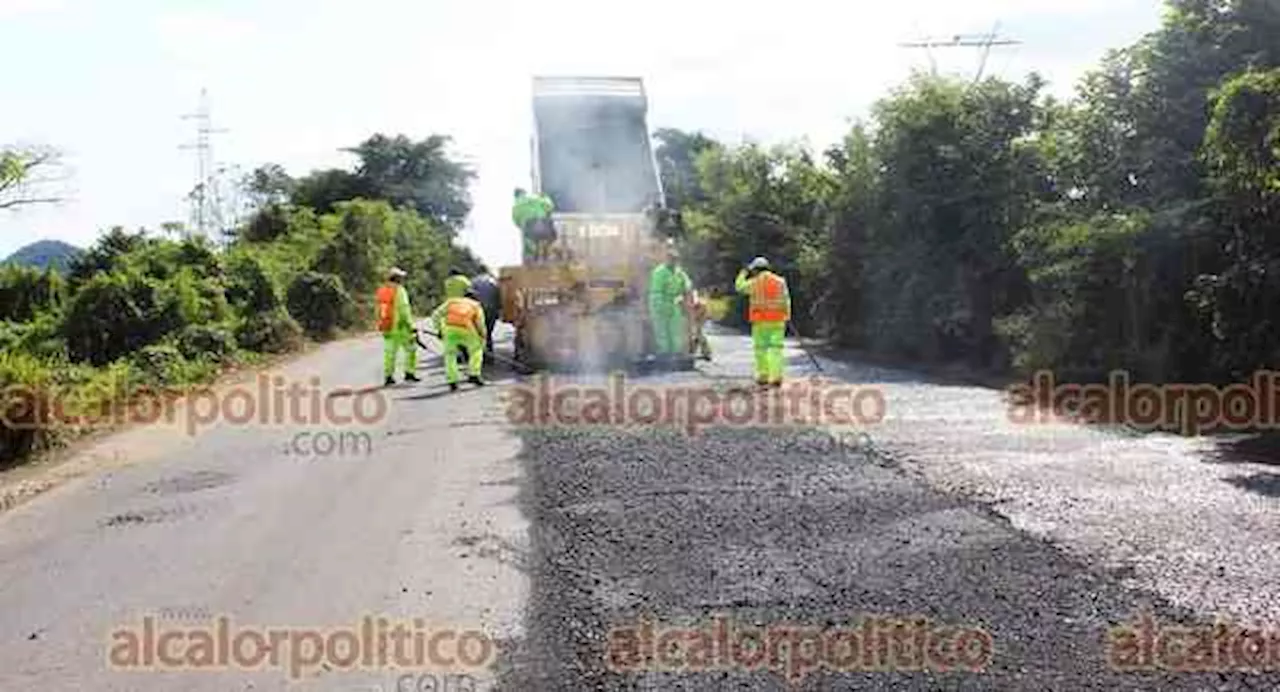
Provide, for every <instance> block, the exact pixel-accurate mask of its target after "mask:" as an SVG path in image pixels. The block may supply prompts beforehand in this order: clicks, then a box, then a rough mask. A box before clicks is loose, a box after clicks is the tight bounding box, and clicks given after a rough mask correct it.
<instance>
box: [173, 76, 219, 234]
mask: <svg viewBox="0 0 1280 692" xmlns="http://www.w3.org/2000/svg"><path fill="white" fill-rule="evenodd" d="M182 119H183V120H195V121H196V141H195V142H192V143H188V144H183V145H182V146H181V147H180V148H181V149H195V150H196V170H197V172H196V184H195V187H194V188H192V190H191V194H190V195H189V196H188V198H189V199H190V200H191V203H192V210H191V216H192V219H193V220H194V222H195V231H196V232H197V233H199V234H200V235H203V236H204V237H206V238H208V237H210V235H212V234H211V233H210V230H211V229H217V230H222V222H223V219H222V218H221V206H220V203H219V199H218V193H217V181H216V179H215V174H216V172H217V171H216V169H215V168H214V162H213V142H212V141H211V139H212V138H211V135H215V134H221V133H224V132H226V130H225V129H222V128H214V127H213V122H212V119H211V118H210V115H209V91H208V90H207V89H201V90H200V107H199V109H198V110H197V111H196V112H195V113H189V114H187V115H184V116H182Z"/></svg>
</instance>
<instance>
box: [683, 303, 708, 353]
mask: <svg viewBox="0 0 1280 692" xmlns="http://www.w3.org/2000/svg"><path fill="white" fill-rule="evenodd" d="M684 309H685V315H686V317H687V318H688V320H689V353H690V354H697V355H699V356H701V357H702V359H703V360H711V343H710V342H709V341H707V335H706V334H704V333H703V332H702V328H703V326H704V325H706V323H707V302H706V301H705V300H703V299H702V296H700V295H698V292H697V291H689V292H688V293H686V294H685V304H684Z"/></svg>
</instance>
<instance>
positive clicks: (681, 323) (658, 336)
mask: <svg viewBox="0 0 1280 692" xmlns="http://www.w3.org/2000/svg"><path fill="white" fill-rule="evenodd" d="M679 260H680V253H679V251H678V250H677V249H676V246H675V243H668V244H667V256H666V261H665V262H663V263H662V264H659V265H658V266H656V267H654V268H653V272H652V273H650V274H649V320H650V321H651V322H652V323H653V341H654V351H655V352H656V353H657V355H658V358H659V359H661V360H663V361H671V360H672V359H674V358H675V356H676V355H677V354H680V355H684V354H686V353H688V350H689V342H688V338H689V335H688V333H687V331H686V329H687V327H686V325H685V319H684V296H685V294H686V293H688V292H689V291H691V290H692V289H693V282H692V281H691V280H689V275H688V274H686V273H685V271H684V269H682V268H680V265H679Z"/></svg>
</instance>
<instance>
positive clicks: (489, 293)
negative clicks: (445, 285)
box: [471, 273, 502, 356]
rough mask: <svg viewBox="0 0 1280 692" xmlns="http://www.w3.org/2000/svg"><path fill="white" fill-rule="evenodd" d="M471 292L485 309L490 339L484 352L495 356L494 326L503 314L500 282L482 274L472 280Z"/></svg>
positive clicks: (486, 329) (487, 331) (485, 320)
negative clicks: (473, 292)
mask: <svg viewBox="0 0 1280 692" xmlns="http://www.w3.org/2000/svg"><path fill="white" fill-rule="evenodd" d="M471 290H472V291H475V293H476V300H478V301H480V307H482V308H484V333H485V334H487V335H488V338H486V339H485V342H484V352H485V353H486V354H488V355H490V356H492V354H493V326H494V325H495V324H497V323H498V315H499V314H500V313H501V312H502V294H501V292H500V291H499V289H498V282H497V281H495V280H494V278H493V277H492V276H490V275H489V274H488V273H484V274H480V275H479V276H477V277H476V278H474V279H472V280H471Z"/></svg>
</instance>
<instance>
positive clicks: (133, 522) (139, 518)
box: [102, 507, 191, 528]
mask: <svg viewBox="0 0 1280 692" xmlns="http://www.w3.org/2000/svg"><path fill="white" fill-rule="evenodd" d="M190 512H191V510H190V509H189V508H186V507H154V508H151V509H142V510H132V511H128V512H121V513H119V514H115V515H112V516H111V517H108V518H107V519H106V520H104V521H103V522H102V526H103V527H104V528H117V527H121V526H139V525H142V524H159V523H160V522H162V521H166V520H168V519H174V518H177V517H180V516H183V515H186V514H190Z"/></svg>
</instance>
